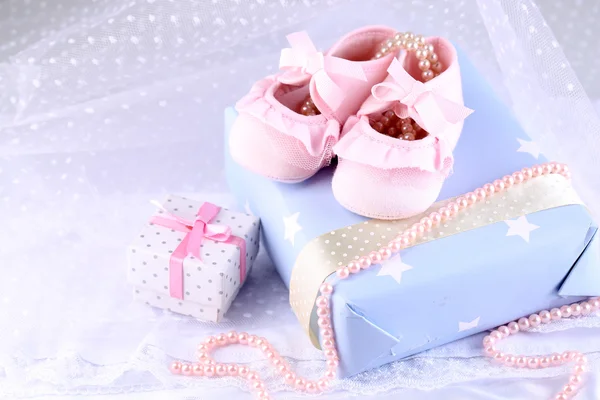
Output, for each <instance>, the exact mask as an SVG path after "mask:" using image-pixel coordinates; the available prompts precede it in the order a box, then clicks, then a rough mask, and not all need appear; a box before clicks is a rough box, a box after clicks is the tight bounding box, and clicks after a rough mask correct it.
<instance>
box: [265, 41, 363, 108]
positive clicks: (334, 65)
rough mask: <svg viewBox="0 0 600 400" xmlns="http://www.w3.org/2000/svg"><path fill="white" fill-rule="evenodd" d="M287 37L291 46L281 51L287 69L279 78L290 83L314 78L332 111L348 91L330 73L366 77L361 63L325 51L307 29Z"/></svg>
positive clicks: (280, 62) (315, 85) (284, 67)
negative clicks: (310, 36)
mask: <svg viewBox="0 0 600 400" xmlns="http://www.w3.org/2000/svg"><path fill="white" fill-rule="evenodd" d="M287 39H288V42H289V43H290V45H291V46H292V47H291V48H285V49H283V50H282V51H281V58H280V60H279V68H281V69H282V70H284V71H285V72H284V73H283V74H282V75H280V76H279V77H278V78H277V79H278V80H279V81H280V82H281V83H285V84H289V85H301V84H304V83H306V82H307V81H308V80H311V79H312V82H314V89H315V90H316V92H317V94H318V95H319V97H320V98H321V99H323V102H324V103H325V104H327V106H328V107H329V108H331V110H332V111H335V110H337V109H338V108H339V106H340V105H341V104H342V101H343V100H344V97H345V96H346V93H345V92H344V90H343V89H342V88H340V87H339V86H338V84H336V83H335V82H334V80H333V79H332V77H331V76H336V75H341V76H344V77H348V78H353V79H359V80H362V81H366V80H367V77H366V76H365V73H364V71H363V69H362V67H361V66H360V65H359V63H355V62H352V61H349V60H345V59H343V58H338V57H333V56H329V55H323V53H321V52H318V51H317V49H316V47H315V45H314V44H313V43H312V41H311V40H310V38H309V37H308V34H307V33H306V32H296V33H292V34H290V35H288V36H287ZM312 82H311V84H312Z"/></svg>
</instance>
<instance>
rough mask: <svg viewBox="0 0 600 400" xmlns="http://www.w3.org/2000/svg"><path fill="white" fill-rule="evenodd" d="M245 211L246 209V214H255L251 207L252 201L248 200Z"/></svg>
mask: <svg viewBox="0 0 600 400" xmlns="http://www.w3.org/2000/svg"><path fill="white" fill-rule="evenodd" d="M244 211H246V214H248V215H254V213H253V212H252V209H251V208H250V203H249V202H248V200H246V203H245V204H244Z"/></svg>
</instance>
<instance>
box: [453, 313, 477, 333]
mask: <svg viewBox="0 0 600 400" xmlns="http://www.w3.org/2000/svg"><path fill="white" fill-rule="evenodd" d="M480 319H481V317H477V318H475V319H474V320H473V321H471V322H459V323H458V331H459V332H463V331H468V330H469V329H473V328H477V326H478V325H479V320H480Z"/></svg>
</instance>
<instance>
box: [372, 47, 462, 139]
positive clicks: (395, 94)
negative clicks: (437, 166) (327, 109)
mask: <svg viewBox="0 0 600 400" xmlns="http://www.w3.org/2000/svg"><path fill="white" fill-rule="evenodd" d="M388 73H389V74H390V76H391V77H392V78H393V82H392V81H387V82H382V83H378V84H377V85H375V86H373V88H372V89H371V93H372V94H373V97H375V98H376V99H377V100H379V101H385V102H391V101H398V102H399V103H398V104H396V105H395V107H394V112H395V113H396V114H397V115H398V117H400V118H408V117H410V118H412V119H414V120H415V122H416V123H417V124H419V126H420V127H421V128H423V129H425V130H426V131H427V132H429V133H430V134H432V135H434V136H437V135H438V134H440V133H443V132H444V130H445V129H446V128H447V127H448V126H449V125H454V124H456V123H458V122H460V121H462V120H464V119H465V118H467V117H468V116H469V114H471V113H472V112H473V110H471V109H470V108H467V107H465V106H463V105H462V104H458V103H455V102H454V101H452V100H449V99H447V98H445V97H444V96H442V95H441V94H439V93H438V92H437V91H436V87H435V86H434V83H433V82H434V81H433V80H432V81H429V82H426V83H423V82H421V81H418V80H416V79H415V78H413V77H412V76H410V74H409V73H408V72H406V70H405V69H404V67H403V66H402V64H401V63H400V61H398V60H397V59H394V60H393V61H392V63H391V64H390V66H389V68H388Z"/></svg>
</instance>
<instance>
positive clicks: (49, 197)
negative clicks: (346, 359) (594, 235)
mask: <svg viewBox="0 0 600 400" xmlns="http://www.w3.org/2000/svg"><path fill="white" fill-rule="evenodd" d="M556 3H559V2H556ZM561 3H562V2H561ZM542 5H543V7H544V8H543V9H542V11H540V10H539V9H538V8H537V6H536V5H535V4H534V3H533V2H531V1H526V0H522V1H521V0H503V1H498V0H492V1H487V0H485V1H484V0H463V1H455V0H444V1H434V0H422V1H416V0H415V1H406V2H395V1H391V0H389V1H386V0H376V1H372V2H370V5H369V7H364V2H362V1H358V0H357V1H348V2H342V1H336V0H329V1H318V0H310V1H309V0H304V1H299V0H298V1H295V0H281V1H274V0H252V1H250V0H249V1H240V0H212V1H191V0H181V1H179V0H177V1H171V0H132V1H120V0H96V1H93V2H89V1H83V0H57V1H52V2H50V1H32V0H0V221H2V228H1V229H0V260H1V261H0V273H1V275H0V277H1V279H0V398H3V396H4V397H6V398H19V397H32V396H40V395H47V394H57V395H64V396H67V395H73V396H75V395H83V394H96V393H100V394H111V393H112V394H114V393H128V392H148V391H155V390H160V389H176V388H194V387H195V388H202V389H203V390H208V388H211V387H214V388H218V387H225V386H228V385H232V386H237V387H240V388H241V389H244V390H245V386H244V384H243V383H242V382H241V381H240V380H236V379H232V378H224V379H204V378H203V379H188V378H184V377H178V376H172V375H170V374H169V372H168V369H167V364H168V362H169V361H170V360H172V359H173V358H178V359H188V360H191V359H192V358H193V355H194V349H195V347H196V345H197V343H198V342H199V341H200V340H201V339H202V338H203V337H204V336H206V335H208V334H213V333H217V332H221V331H227V330H230V329H235V330H238V331H243V330H245V331H248V332H251V333H254V334H258V335H261V336H265V337H267V338H268V339H269V340H270V341H271V342H272V343H274V345H275V346H276V347H277V349H278V350H279V351H280V352H281V353H282V354H283V355H284V356H285V357H286V358H287V359H288V360H289V361H290V362H291V363H292V364H293V365H294V366H296V367H297V368H298V370H299V371H300V373H305V374H307V375H309V376H313V377H316V376H318V375H319V373H320V372H322V370H323V369H324V363H323V361H322V360H323V357H322V354H321V353H320V352H319V351H317V350H316V349H314V348H313V347H312V346H311V345H310V342H309V340H308V338H306V337H305V335H304V333H303V331H302V329H301V328H300V326H299V324H298V322H297V321H296V319H295V317H294V315H293V313H292V311H291V310H290V307H289V305H288V294H287V290H286V289H285V286H284V285H283V283H282V282H281V280H280V278H279V277H278V276H277V274H276V273H275V271H274V269H273V268H272V266H271V265H270V262H269V261H268V259H267V258H266V256H265V255H264V254H263V255H262V256H261V258H260V259H259V260H257V264H256V265H255V268H254V270H253V273H252V276H251V277H250V279H249V280H248V282H247V285H246V286H245V288H244V289H243V291H242V292H241V293H240V295H239V298H238V299H236V301H235V302H234V304H233V306H232V309H231V310H230V312H229V313H228V314H226V320H225V321H224V322H223V323H222V324H220V325H217V324H210V323H201V322H198V321H195V320H193V319H190V318H187V317H182V316H178V315H175V314H171V313H168V312H165V311H162V310H157V309H152V308H148V307H146V306H145V305H143V304H137V303H133V302H132V297H131V288H130V287H129V286H128V284H127V282H126V267H127V266H126V258H125V254H126V253H125V247H126V246H127V244H128V243H129V241H130V240H131V239H132V238H133V237H134V236H135V235H136V234H137V233H138V231H139V230H140V228H141V226H142V224H144V223H145V222H146V220H147V218H148V216H150V215H151V214H152V212H153V207H152V206H151V205H150V204H149V200H151V199H159V200H160V199H162V198H163V197H164V195H166V194H167V193H177V194H181V195H186V196H188V197H193V198H197V199H200V200H208V201H212V202H214V203H217V204H221V205H224V206H227V205H231V203H232V199H231V197H230V196H229V195H228V194H227V188H226V185H225V182H224V177H223V152H224V147H223V140H222V132H223V123H222V115H223V114H222V113H223V109H224V108H225V107H226V106H228V105H232V104H233V103H234V102H235V101H236V100H237V99H238V98H240V97H241V96H242V95H243V94H244V93H246V92H247V90H248V89H249V88H250V86H251V84H252V83H253V82H255V81H256V80H257V79H259V78H260V77H263V76H265V75H267V74H271V73H273V72H275V71H276V69H277V60H278V52H279V50H280V49H281V48H282V47H285V46H286V42H285V35H286V34H287V33H290V32H292V31H297V30H303V29H306V30H308V31H309V33H310V35H311V37H312V38H313V40H314V41H315V42H316V43H318V45H319V47H321V48H326V47H327V45H329V44H331V43H333V42H334V41H335V40H336V39H337V38H338V37H340V36H341V35H342V34H343V33H345V32H347V31H349V30H351V29H354V28H356V27H359V26H362V25H366V24H373V23H378V24H386V25H390V26H394V27H397V28H398V29H399V30H412V31H414V32H418V33H423V34H426V35H439V36H446V37H448V38H450V39H451V40H453V41H454V42H455V43H457V44H458V45H459V46H461V48H462V49H463V50H464V51H466V52H467V53H468V55H469V57H470V58H471V59H472V60H473V62H474V63H475V64H476V65H477V66H478V68H479V69H480V71H482V73H483V74H484V75H485V77H486V79H488V80H489V81H490V82H491V83H492V85H493V86H494V88H495V89H496V90H497V92H498V95H499V96H501V98H502V99H503V100H505V101H506V103H507V104H509V105H510V106H511V107H512V108H513V110H514V111H515V115H517V116H518V118H519V119H520V121H521V122H522V124H523V126H524V127H525V128H526V129H527V131H528V133H529V134H530V135H531V137H532V138H533V139H534V140H535V141H536V142H538V143H539V144H540V146H542V150H543V151H544V152H545V153H546V154H547V155H548V156H549V157H550V158H555V159H558V160H560V161H564V162H567V163H568V164H570V165H571V167H572V169H573V172H574V175H575V182H576V184H577V186H578V189H579V192H580V194H581V196H582V197H583V199H584V200H585V201H586V202H587V204H588V206H589V207H590V209H591V210H592V211H593V212H594V213H595V214H596V215H598V211H599V205H600V199H599V195H598V194H599V193H600V188H599V187H598V184H600V179H599V177H598V171H600V168H598V158H597V157H595V155H596V154H598V150H599V149H600V145H599V143H600V139H599V137H600V136H599V135H598V133H599V130H600V128H599V126H600V125H599V123H598V117H597V114H596V112H595V111H594V108H593V106H592V103H591V102H590V99H589V97H588V96H587V95H586V93H585V91H584V86H585V87H586V89H587V90H588V92H589V94H590V95H591V96H592V97H593V99H594V100H595V101H596V102H598V100H597V99H598V96H600V85H596V86H594V83H595V81H596V79H595V78H594V77H597V74H598V71H599V66H600V61H598V60H600V58H598V57H594V56H593V54H592V53H591V49H592V46H594V45H595V44H596V42H595V39H594V37H595V36H597V34H596V35H595V34H594V32H596V33H597V28H596V24H594V22H593V21H594V18H596V19H597V18H598V16H599V15H598V14H599V10H598V5H597V4H596V3H595V2H594V1H593V0H587V1H575V2H573V4H572V6H567V5H565V3H562V4H560V5H558V4H554V5H549V4H546V2H544V3H543V4H542ZM544 16H548V19H544ZM555 16H560V20H558V19H556V18H554V17H555ZM332 21H335V23H332ZM559 22H560V23H559ZM569 24H571V28H569ZM555 27H556V28H557V29H558V30H556V31H555V32H558V33H560V35H561V36H560V37H559V36H555V35H554V33H553V30H552V29H554V28H555ZM588 31H590V32H591V33H590V34H588ZM561 38H565V42H563V40H562V39H561ZM563 49H564V50H565V52H566V55H567V56H565V54H563ZM580 54H585V57H580ZM578 77H582V80H581V82H580V81H579V80H578ZM582 83H583V85H582ZM596 104H598V103H596ZM582 149H585V150H586V151H583V150H582ZM577 327H578V328H577ZM545 330H554V331H555V332H552V333H548V334H547V335H546V334H544V335H542V334H527V335H522V337H516V338H514V340H512V341H507V342H506V346H509V347H512V346H515V347H514V349H513V350H514V351H515V352H520V353H532V354H533V353H538V352H540V353H542V352H553V351H562V350H563V349H571V348H577V347H578V346H579V350H581V351H585V352H586V353H587V354H588V355H589V356H590V358H591V359H592V367H593V368H594V369H595V371H596V372H597V371H598V369H599V368H600V367H599V365H600V362H599V361H598V358H599V357H600V339H598V338H600V335H599V334H598V333H600V318H597V317H588V318H582V319H579V320H572V321H564V322H561V323H560V324H556V325H554V324H553V325H550V326H547V327H546V328H545ZM575 338H578V339H576V340H575ZM479 339H480V337H474V338H469V339H466V340H463V341H459V342H456V343H452V344H449V345H446V346H443V347H440V348H437V349H433V350H431V351H429V352H426V353H423V354H420V355H419V356H418V357H415V358H413V359H410V360H406V361H402V362H397V363H394V364H391V365H388V366H384V367H382V368H379V369H377V370H373V371H369V372H367V373H365V374H362V375H360V376H357V377H355V378H352V379H348V380H343V381H340V382H336V393H342V394H341V395H340V396H343V393H347V394H364V395H369V394H370V395H374V394H377V393H388V392H393V391H394V390H402V388H421V389H434V388H439V387H442V386H445V385H450V384H454V383H461V382H468V381H475V380H478V379H484V378H505V379H509V378H512V377H519V376H531V377H542V376H556V375H561V374H564V373H565V371H566V370H563V369H561V368H557V369H549V370H543V371H529V370H517V369H509V368H502V367H498V366H492V365H491V364H490V363H489V362H488V360H487V359H484V358H483V357H482V356H481V353H480V347H479ZM221 357H222V359H223V360H224V361H237V362H244V363H247V364H249V365H251V366H252V368H255V369H257V370H259V371H260V372H261V375H263V376H264V377H265V379H266V381H267V384H268V387H269V388H270V389H272V390H274V391H276V392H282V391H284V390H285V387H284V385H283V382H282V381H281V380H280V379H279V378H276V377H275V376H274V374H273V373H272V371H270V370H269V369H268V368H267V364H266V363H265V362H264V361H263V360H262V359H261V357H260V355H259V354H258V353H256V352H255V351H253V350H251V349H244V348H240V347H230V348H227V349H223V350H221V351H220V353H219V358H221ZM332 397H333V395H332Z"/></svg>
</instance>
